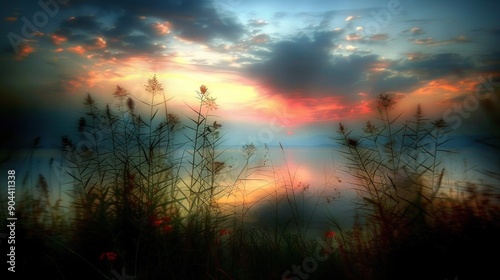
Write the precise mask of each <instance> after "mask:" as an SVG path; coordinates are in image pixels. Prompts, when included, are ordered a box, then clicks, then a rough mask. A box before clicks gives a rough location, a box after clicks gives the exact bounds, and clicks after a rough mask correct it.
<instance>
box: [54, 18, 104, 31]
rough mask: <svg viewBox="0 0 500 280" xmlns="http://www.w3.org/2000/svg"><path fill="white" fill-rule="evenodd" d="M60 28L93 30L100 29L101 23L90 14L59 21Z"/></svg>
mask: <svg viewBox="0 0 500 280" xmlns="http://www.w3.org/2000/svg"><path fill="white" fill-rule="evenodd" d="M61 28H62V29H66V28H67V29H73V30H85V31H90V32H95V31H98V30H100V28H101V24H100V23H99V21H98V19H97V18H96V17H95V16H92V15H84V16H76V17H70V18H68V19H66V20H64V21H63V22H62V23H61Z"/></svg>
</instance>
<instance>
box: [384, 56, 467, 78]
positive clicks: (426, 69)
mask: <svg viewBox="0 0 500 280" xmlns="http://www.w3.org/2000/svg"><path fill="white" fill-rule="evenodd" d="M473 68H474V64H473V62H472V59H470V58H467V57H463V56H461V55H460V54H457V53H440V54H434V55H428V56H421V57H420V59H411V60H402V61H400V62H398V63H396V64H394V65H393V67H392V68H391V69H392V70H395V71H397V72H398V73H401V74H404V75H411V76H415V77H418V78H420V79H438V78H441V77H445V76H448V75H458V76H462V75H463V74H465V73H466V72H469V71H470V70H472V69H473Z"/></svg>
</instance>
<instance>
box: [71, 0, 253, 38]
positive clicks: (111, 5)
mask: <svg viewBox="0 0 500 280" xmlns="http://www.w3.org/2000/svg"><path fill="white" fill-rule="evenodd" d="M72 5H73V6H75V7H80V6H87V7H92V8H94V9H98V10H99V11H100V13H101V14H106V13H109V14H121V16H120V17H119V18H118V20H117V21H116V22H115V26H116V28H115V29H114V30H113V31H114V32H113V33H114V35H119V34H123V33H124V32H129V31H130V27H137V26H136V25H135V24H138V20H139V17H153V18H157V19H159V20H163V21H169V22H171V23H172V25H173V27H174V32H175V33H176V35H177V36H179V37H182V38H183V39H186V40H191V41H196V42H200V43H208V42H210V41H211V40H214V39H217V38H220V39H224V40H229V41H236V40H238V39H239V38H240V36H241V35H242V33H243V32H244V31H245V29H244V26H243V25H242V24H240V23H239V22H237V21H236V19H235V18H234V17H229V16H227V15H224V17H225V18H224V20H222V18H221V16H222V15H221V14H220V12H219V11H218V10H217V7H216V6H215V5H214V4H213V3H212V2H210V1H198V0H170V1H168V0H167V1H160V0H147V1H133V0H129V1H118V0H111V1H97V0H90V1H80V0H75V1H74V2H72ZM138 26H140V24H139V25H138Z"/></svg>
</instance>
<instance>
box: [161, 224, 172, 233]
mask: <svg viewBox="0 0 500 280" xmlns="http://www.w3.org/2000/svg"><path fill="white" fill-rule="evenodd" d="M173 229H174V227H173V226H172V225H164V226H163V231H164V232H170V231H172V230H173Z"/></svg>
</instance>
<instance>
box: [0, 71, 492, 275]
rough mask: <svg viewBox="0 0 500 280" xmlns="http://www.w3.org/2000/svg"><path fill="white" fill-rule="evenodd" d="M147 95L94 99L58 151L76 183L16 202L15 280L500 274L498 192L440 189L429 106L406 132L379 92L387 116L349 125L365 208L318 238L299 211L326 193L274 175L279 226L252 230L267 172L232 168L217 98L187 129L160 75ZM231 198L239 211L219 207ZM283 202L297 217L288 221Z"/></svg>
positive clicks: (439, 146) (439, 155) (439, 131)
mask: <svg viewBox="0 0 500 280" xmlns="http://www.w3.org/2000/svg"><path fill="white" fill-rule="evenodd" d="M145 90H146V92H148V93H149V94H150V96H151V100H149V101H141V104H143V106H146V108H147V109H146V110H144V108H141V109H142V111H147V112H148V113H147V114H146V116H142V115H141V114H140V113H139V111H140V110H139V109H138V108H137V107H138V106H136V103H137V102H138V101H140V100H137V99H136V98H135V97H134V96H132V95H131V94H130V93H129V92H127V91H126V89H123V88H121V87H117V88H116V91H115V92H114V96H115V103H114V104H111V105H107V106H104V108H100V107H99V105H98V104H96V101H95V100H94V99H93V98H92V97H91V96H90V95H89V96H87V98H86V99H85V102H84V105H85V107H86V115H85V116H82V118H81V119H80V120H79V122H78V134H77V139H71V138H70V137H68V136H64V137H62V141H61V152H62V156H63V159H64V164H65V166H64V168H63V171H64V172H66V173H67V174H68V175H69V176H70V178H71V180H70V184H69V185H64V186H51V185H49V182H48V180H47V179H46V177H45V176H43V175H42V174H40V175H39V176H38V180H37V182H36V184H34V186H29V188H26V192H25V193H23V195H22V197H21V196H20V197H19V198H18V200H17V205H18V209H17V215H18V217H19V222H18V228H17V229H16V231H17V233H16V234H17V239H18V240H19V242H18V245H17V248H18V249H17V250H18V252H17V256H18V263H17V272H16V275H17V276H19V278H18V279H31V278H29V277H33V278H35V277H39V276H40V275H43V276H48V277H52V279H148V280H149V279H460V280H462V279H490V278H487V276H488V277H490V276H492V275H494V276H496V274H495V273H496V267H495V266H496V263H497V259H496V258H495V257H490V254H491V255H492V256H495V254H497V253H498V252H499V250H500V245H499V244H500V242H498V241H497V236H499V235H500V211H499V210H500V208H499V203H498V202H499V200H498V185H489V184H485V183H481V182H473V181H467V182H461V183H457V184H456V185H455V187H456V188H454V189H445V188H444V187H443V182H444V180H445V179H447V178H446V176H447V173H446V172H445V170H444V169H443V166H442V163H441V162H442V160H443V157H445V156H446V153H447V151H446V150H444V147H445V146H446V145H445V144H446V142H447V141H449V140H448V138H447V137H443V135H446V133H447V132H448V131H447V125H446V123H445V122H444V121H443V120H436V121H429V120H427V119H425V117H424V115H423V114H422V112H421V109H420V108H418V109H417V112H416V114H415V116H414V118H413V119H411V120H408V121H406V122H401V121H400V120H399V118H398V117H394V116H392V114H393V110H392V109H393V107H394V105H395V103H394V101H393V99H392V98H391V97H390V96H388V95H381V96H380V98H379V101H378V110H379V112H380V114H379V115H380V119H377V120H376V121H374V122H371V121H369V122H367V124H366V127H365V128H364V129H363V132H362V133H361V134H357V133H355V132H354V131H351V130H350V129H349V128H347V127H345V126H344V125H343V124H339V126H338V130H337V134H336V137H335V139H336V141H337V142H338V143H339V144H340V145H341V147H342V148H341V149H340V150H339V151H338V152H339V153H341V154H342V155H343V156H344V158H345V170H344V171H345V172H348V173H349V174H350V176H351V178H352V181H353V182H355V185H354V187H355V188H356V190H357V191H358V194H359V200H358V201H357V202H358V203H359V204H358V207H357V212H356V215H355V216H354V217H353V221H354V222H353V225H352V227H349V228H343V227H341V226H340V225H339V224H338V223H337V222H336V219H335V213H331V215H329V216H328V218H329V220H330V222H329V223H328V224H327V225H325V227H324V229H325V230H324V232H322V233H321V234H320V235H319V236H316V238H310V237H309V235H308V229H309V225H310V224H309V223H308V221H309V218H310V217H306V216H305V215H304V214H303V213H302V211H301V208H300V203H301V201H303V200H304V199H312V200H313V201H316V202H317V207H318V208H319V207H320V206H321V201H323V197H313V196H309V193H308V185H305V184H303V183H302V182H296V181H295V180H294V178H293V176H292V175H291V171H290V170H288V171H285V173H279V172H276V170H274V168H275V167H274V166H272V165H271V166H268V167H267V168H269V169H271V171H273V172H271V173H270V174H274V175H272V176H273V177H271V178H270V179H271V180H270V182H267V184H269V185H272V186H273V187H274V189H275V190H276V192H275V193H274V195H271V196H270V198H271V199H270V200H269V201H268V202H266V203H269V204H270V205H271V207H274V208H273V209H275V211H274V212H273V213H274V215H275V217H272V218H271V220H272V219H273V218H274V219H275V221H276V222H275V224H274V226H272V227H269V225H266V226H263V225H262V226H258V224H252V226H250V224H249V223H248V221H249V219H248V218H249V217H250V216H251V215H252V209H253V208H252V207H254V206H255V205H254V204H252V203H249V202H247V201H246V200H245V196H244V195H243V196H242V195H240V194H241V193H245V187H246V182H247V181H246V180H247V178H246V176H245V175H248V174H250V173H252V172H255V170H257V167H255V166H251V164H250V162H251V161H250V159H251V158H252V157H255V155H256V151H257V149H258V148H259V147H255V146H254V145H253V144H252V143H248V144H247V145H245V146H244V147H242V158H241V159H240V160H241V161H242V162H243V163H244V164H241V165H239V166H236V167H235V166H229V164H228V163H227V162H225V161H223V160H222V157H221V154H220V153H221V152H220V150H219V149H217V147H218V146H219V145H220V144H221V141H223V139H224V137H223V135H220V133H221V132H220V131H221V124H220V123H219V122H218V120H217V119H216V117H215V116H213V115H211V113H212V112H213V111H215V110H216V109H217V104H216V99H215V97H213V96H212V95H211V93H210V92H209V91H208V89H207V88H206V87H205V86H201V87H200V89H199V91H197V97H198V100H199V103H198V104H197V105H196V106H193V107H189V109H190V110H191V112H192V116H190V117H188V118H187V123H186V124H184V123H183V122H182V121H181V120H180V118H179V117H178V116H176V115H174V114H172V113H169V111H168V109H169V108H168V106H167V101H168V100H167V99H166V98H165V96H164V94H163V89H162V85H161V84H160V83H159V82H158V80H157V79H156V77H153V78H152V79H150V80H148V84H147V85H146V88H145ZM281 148H282V150H283V152H285V153H286V149H284V148H283V147H281ZM259 168H260V167H259ZM452 179H453V178H448V180H452ZM63 183H64V182H60V184H63ZM349 187H352V186H349ZM59 188H62V189H69V190H70V191H69V192H68V195H69V197H70V198H71V199H70V201H64V199H63V198H62V197H63V196H61V194H59V195H57V194H54V193H51V192H53V190H57V189H59ZM228 196H234V197H236V198H237V199H239V201H240V203H239V204H238V205H237V206H236V205H227V204H222V203H220V201H221V198H223V197H228ZM65 197H66V196H65ZM2 205H5V202H3V204H2ZM279 205H285V206H286V207H288V209H289V213H291V215H289V217H288V218H287V220H285V221H283V220H282V219H281V218H280V216H279V211H278V210H279V209H280V208H279V207H278V206H279ZM4 208H5V207H2V209H4ZM314 213H316V214H315V215H320V212H319V211H318V212H314ZM279 219H281V220H279ZM2 221H6V219H5V218H2ZM492 273H493V274H492Z"/></svg>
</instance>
